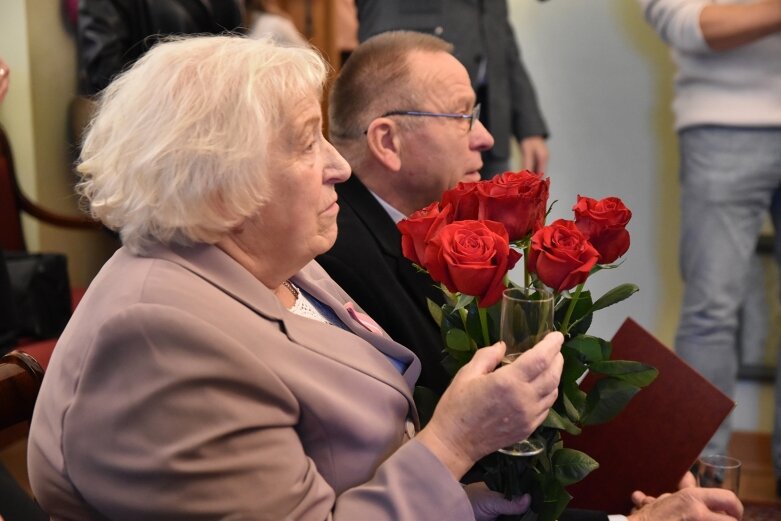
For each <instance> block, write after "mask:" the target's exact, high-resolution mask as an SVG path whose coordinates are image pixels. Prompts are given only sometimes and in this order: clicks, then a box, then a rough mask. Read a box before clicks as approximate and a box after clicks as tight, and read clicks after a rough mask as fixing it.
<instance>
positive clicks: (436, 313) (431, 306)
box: [426, 298, 442, 327]
mask: <svg viewBox="0 0 781 521" xmlns="http://www.w3.org/2000/svg"><path fill="white" fill-rule="evenodd" d="M426 305H428V312H429V313H431V317H432V318H433V319H434V322H436V323H437V325H438V326H439V327H442V307H441V306H440V305H439V304H437V303H436V302H434V301H433V300H431V299H430V298H427V299H426Z"/></svg>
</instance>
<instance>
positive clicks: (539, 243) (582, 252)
mask: <svg viewBox="0 0 781 521" xmlns="http://www.w3.org/2000/svg"><path fill="white" fill-rule="evenodd" d="M598 259H599V253H598V252H597V250H596V249H595V248H594V247H593V246H592V245H591V243H589V242H588V239H586V236H585V235H583V233H582V232H581V231H580V230H579V229H578V227H577V226H575V223H574V222H572V221H565V220H564V219H559V220H557V221H554V222H553V223H551V224H550V225H548V226H545V227H543V228H540V229H539V230H538V231H537V232H536V233H535V234H534V235H532V239H531V246H530V248H529V256H528V258H527V259H526V268H527V269H528V270H529V271H530V272H533V273H536V274H537V277H538V278H539V279H540V280H541V281H542V282H543V283H544V284H545V285H546V286H548V287H550V288H553V290H554V291H557V292H559V291H564V290H565V289H570V288H574V287H575V286H577V285H578V284H581V283H583V282H585V281H586V279H587V278H588V275H589V272H590V271H591V268H593V267H594V265H595V264H596V263H597V260H598Z"/></svg>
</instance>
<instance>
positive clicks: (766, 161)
mask: <svg viewBox="0 0 781 521" xmlns="http://www.w3.org/2000/svg"><path fill="white" fill-rule="evenodd" d="M638 1H639V2H640V5H641V6H642V8H643V11H644V14H645V18H646V20H647V21H648V22H649V23H650V24H651V25H652V26H653V27H654V29H655V30H656V31H657V32H658V33H659V36H660V37H661V38H662V39H663V40H664V41H665V42H666V43H667V44H668V45H669V46H670V48H671V50H672V56H673V59H674V60H675V63H676V65H677V69H678V71H677V75H676V77H675V88H676V90H675V98H674V101H673V110H674V112H675V126H676V130H677V132H678V141H679V147H680V157H681V163H680V179H681V242H680V264H681V271H682V276H683V279H684V283H685V290H684V300H683V306H682V310H681V317H680V323H679V326H678V332H677V336H676V350H677V351H678V353H679V354H680V355H681V356H682V357H683V358H684V359H686V360H687V361H688V362H689V363H690V364H692V365H693V366H694V367H695V368H696V369H697V370H698V371H700V372H701V373H702V374H703V375H704V376H705V377H706V378H708V379H709V380H710V381H711V382H713V383H714V384H715V385H717V386H718V387H719V388H721V389H722V390H723V391H724V392H726V393H727V394H729V395H731V396H732V395H734V389H735V381H736V377H737V353H736V334H737V330H738V312H739V309H740V307H741V305H742V304H743V302H744V301H745V299H746V297H747V295H748V294H749V292H752V291H758V290H760V288H758V287H752V285H751V283H750V280H749V277H748V272H749V264H750V259H751V256H752V253H753V251H754V249H755V246H756V243H757V238H758V236H759V233H760V229H761V227H762V224H763V221H764V219H765V218H766V216H767V214H768V211H769V212H770V215H771V217H772V219H773V222H774V225H775V229H776V237H777V239H776V252H781V239H780V238H779V236H780V235H781V189H780V188H781V0H638ZM779 367H781V364H779ZM777 380H779V381H781V369H779V375H777ZM780 407H781V384H780V385H777V386H776V420H775V433H774V441H773V459H774V463H775V468H776V475H777V476H779V477H781V411H779V410H778V409H779V408H780ZM730 430H731V425H730V423H729V420H727V421H726V422H725V423H724V425H722V426H721V428H720V429H719V431H718V432H717V433H716V435H715V436H714V438H713V439H712V440H711V441H710V443H709V444H708V446H707V448H706V451H708V452H717V453H722V454H724V453H726V450H727V444H728V441H729V436H730ZM779 493H781V481H779Z"/></svg>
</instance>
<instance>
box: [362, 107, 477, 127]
mask: <svg viewBox="0 0 781 521" xmlns="http://www.w3.org/2000/svg"><path fill="white" fill-rule="evenodd" d="M388 116H415V117H427V118H448V119H468V120H469V131H470V132H471V131H472V128H473V127H474V126H475V121H479V120H480V103H477V104H475V106H474V107H473V108H472V111H471V112H470V113H469V114H456V113H448V112H424V111H420V110H391V111H389V112H386V113H385V114H383V115H382V116H380V117H381V118H387V117H388ZM367 132H368V130H364V131H363V133H364V134H366V133H367Z"/></svg>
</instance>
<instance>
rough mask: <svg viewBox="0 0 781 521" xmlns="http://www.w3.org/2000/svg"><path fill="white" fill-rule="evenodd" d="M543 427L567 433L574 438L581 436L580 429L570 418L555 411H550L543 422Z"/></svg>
mask: <svg viewBox="0 0 781 521" xmlns="http://www.w3.org/2000/svg"><path fill="white" fill-rule="evenodd" d="M542 426H543V427H549V428H551V429H559V430H562V431H566V432H568V433H570V434H572V435H573V436H577V435H578V434H580V428H579V427H578V426H577V425H575V424H574V423H572V422H571V421H570V419H569V418H567V417H566V416H562V415H560V414H559V413H558V412H556V410H555V409H549V410H548V416H547V417H546V418H545V421H544V422H542Z"/></svg>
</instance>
